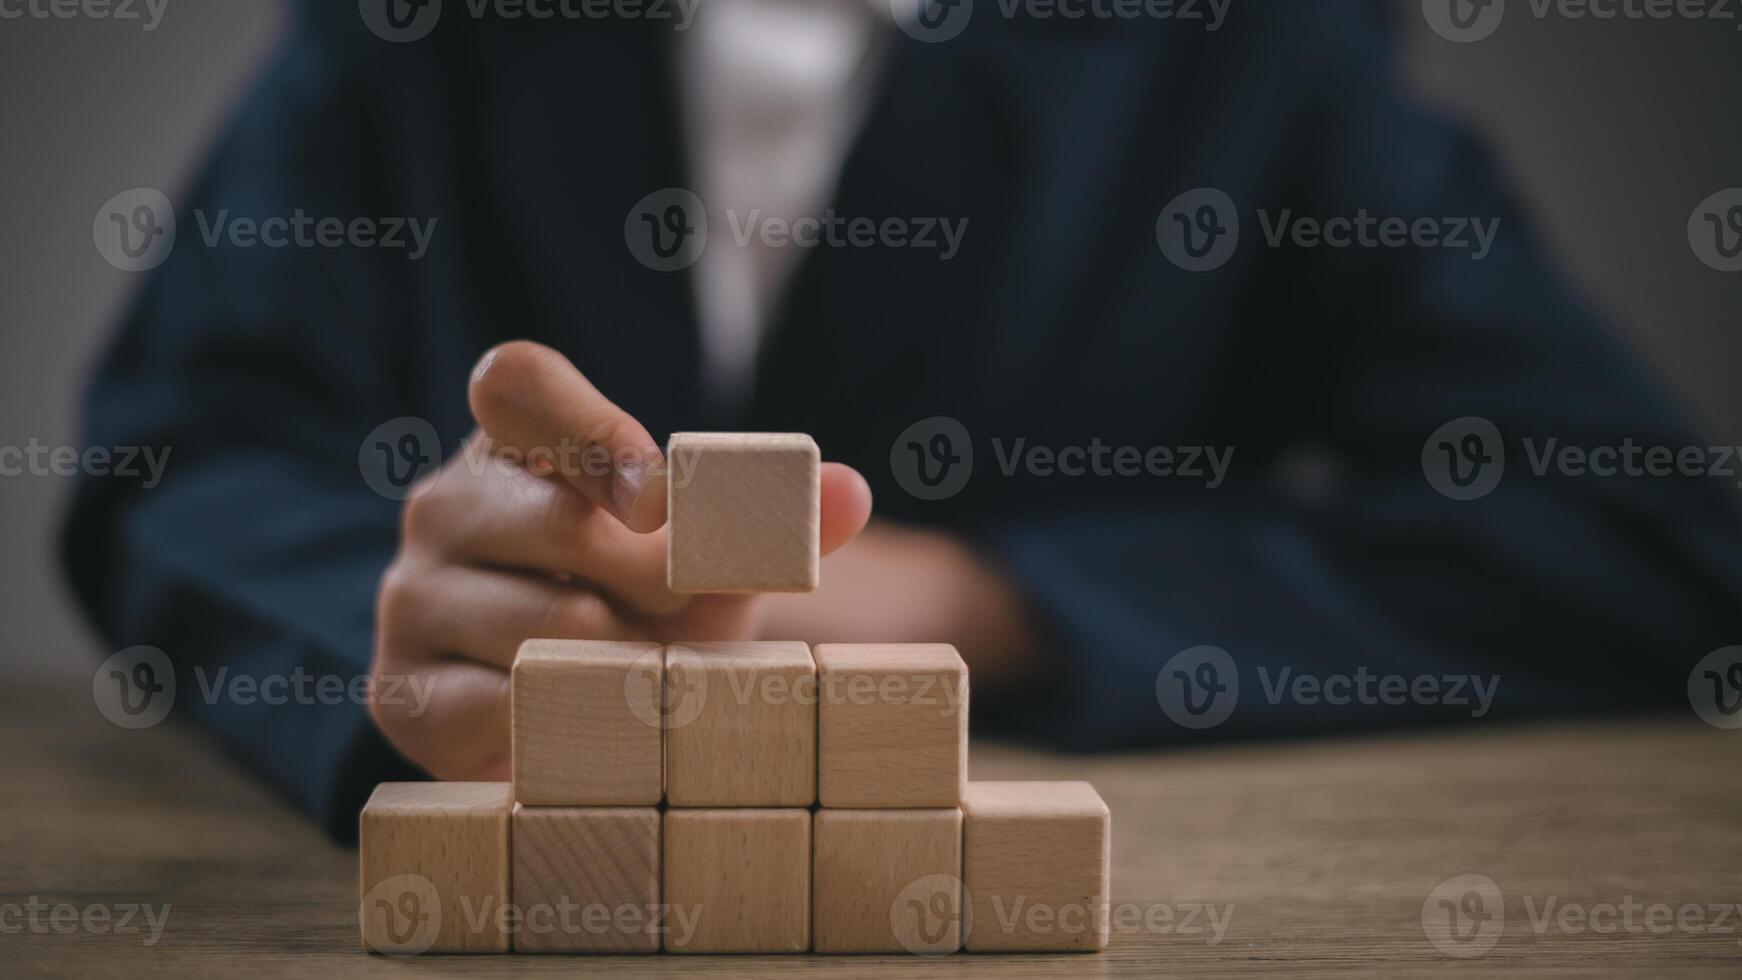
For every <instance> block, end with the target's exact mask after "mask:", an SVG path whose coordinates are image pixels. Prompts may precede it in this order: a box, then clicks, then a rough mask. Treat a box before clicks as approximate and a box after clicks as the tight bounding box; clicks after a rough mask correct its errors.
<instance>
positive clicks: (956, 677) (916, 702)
mask: <svg viewBox="0 0 1742 980" xmlns="http://www.w3.org/2000/svg"><path fill="white" fill-rule="evenodd" d="M816 662H817V685H818V698H817V700H818V703H817V760H818V767H817V798H818V799H819V800H821V802H822V805H823V806H825V807H838V808H846V809H851V808H907V807H948V806H957V805H959V804H960V803H961V801H962V788H963V786H964V785H965V784H966V783H967V779H968V667H967V665H966V664H964V663H963V662H962V658H961V655H960V654H958V653H956V648H955V647H952V646H950V645H948V644H943V643H937V644H857V643H825V644H820V645H818V646H817V648H816Z"/></svg>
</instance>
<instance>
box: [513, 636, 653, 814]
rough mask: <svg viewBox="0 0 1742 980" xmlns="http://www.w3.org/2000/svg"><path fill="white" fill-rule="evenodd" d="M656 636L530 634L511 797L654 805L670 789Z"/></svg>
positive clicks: (516, 695)
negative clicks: (615, 639)
mask: <svg viewBox="0 0 1742 980" xmlns="http://www.w3.org/2000/svg"><path fill="white" fill-rule="evenodd" d="M664 664H665V650H664V648H663V647H661V646H660V645H659V644H657V643H608V642H595V641H590V640H527V641H526V642H525V643H524V644H522V645H521V647H520V654H519V656H517V657H515V659H514V671H513V679H512V697H513V707H512V710H513V715H514V734H513V739H514V744H513V752H512V755H513V776H514V799H515V800H516V801H518V802H521V803H525V804H527V805H528V806H654V805H656V804H658V803H659V801H660V797H661V795H662V793H663V791H664V774H663V767H664V760H663V758H662V756H663V751H662V738H661V726H662V724H663V715H662V713H661V699H662V698H663V696H664V683H665V681H664V675H665V668H664Z"/></svg>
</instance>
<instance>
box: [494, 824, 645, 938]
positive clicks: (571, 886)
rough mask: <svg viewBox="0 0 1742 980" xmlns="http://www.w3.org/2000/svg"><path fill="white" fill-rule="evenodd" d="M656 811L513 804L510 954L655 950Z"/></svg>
mask: <svg viewBox="0 0 1742 980" xmlns="http://www.w3.org/2000/svg"><path fill="white" fill-rule="evenodd" d="M659 823H660V818H659V811H658V810H657V809H655V808H653V807H555V806H552V807H543V806H538V807H528V806H522V805H520V804H515V806H514V832H513V842H514V843H513V855H514V862H513V867H514V875H513V890H514V907H515V908H516V909H517V910H518V911H519V916H520V920H519V924H518V927H517V928H516V930H515V932H514V937H513V938H514V951H515V952H517V953H656V952H658V951H659V937H660V932H659V930H660V929H661V928H663V926H664V924H665V923H664V918H663V916H662V915H661V911H660V904H659V853H660V850H659Z"/></svg>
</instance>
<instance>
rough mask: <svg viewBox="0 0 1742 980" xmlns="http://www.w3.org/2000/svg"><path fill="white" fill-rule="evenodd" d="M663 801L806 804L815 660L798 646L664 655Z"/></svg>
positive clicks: (685, 649) (813, 760)
mask: <svg viewBox="0 0 1742 980" xmlns="http://www.w3.org/2000/svg"><path fill="white" fill-rule="evenodd" d="M665 681H666V691H667V695H666V696H667V724H668V727H667V729H666V732H665V771H666V776H665V778H666V788H665V793H666V802H667V803H668V804H669V805H671V806H674V807H712V806H756V807H793V806H810V805H811V804H812V803H814V802H816V798H817V705H816V662H815V661H813V660H812V659H811V651H810V647H809V646H807V645H805V644H803V643H798V642H786V643H783V642H755V643H689V644H675V643H674V644H672V645H671V646H669V647H667V648H666V651H665Z"/></svg>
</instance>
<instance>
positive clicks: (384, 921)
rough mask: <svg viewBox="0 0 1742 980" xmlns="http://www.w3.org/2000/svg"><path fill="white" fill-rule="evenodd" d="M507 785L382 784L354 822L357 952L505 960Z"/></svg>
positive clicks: (506, 937)
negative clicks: (358, 892) (359, 934)
mask: <svg viewBox="0 0 1742 980" xmlns="http://www.w3.org/2000/svg"><path fill="white" fill-rule="evenodd" d="M508 797H509V790H508V784H507V783H382V784H381V785H380V786H377V787H376V788H375V793H374V795H373V796H371V797H370V798H369V802H368V804H367V805H365V806H364V808H363V813H362V815H361V816H360V817H359V818H358V864H359V867H360V876H359V877H360V883H361V885H362V901H361V904H360V906H359V908H358V918H359V920H360V922H361V925H362V930H363V948H364V949H366V950H369V951H372V952H379V953H393V954H400V955H408V954H416V953H425V952H430V953H504V952H507V951H508V934H507V932H506V931H505V930H504V929H503V920H502V910H503V908H504V906H505V905H506V904H507V903H508V901H509V882H508V809H509V798H508Z"/></svg>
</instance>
